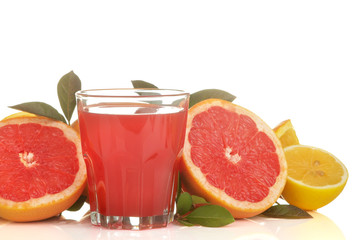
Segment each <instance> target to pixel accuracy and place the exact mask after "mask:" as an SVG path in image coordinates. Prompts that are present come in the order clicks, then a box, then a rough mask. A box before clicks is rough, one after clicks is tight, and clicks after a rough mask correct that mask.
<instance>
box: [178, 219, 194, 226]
mask: <svg viewBox="0 0 360 240" xmlns="http://www.w3.org/2000/svg"><path fill="white" fill-rule="evenodd" d="M176 221H178V222H179V223H181V224H182V225H184V226H188V227H192V226H194V224H192V223H191V222H188V221H186V220H183V219H176Z"/></svg>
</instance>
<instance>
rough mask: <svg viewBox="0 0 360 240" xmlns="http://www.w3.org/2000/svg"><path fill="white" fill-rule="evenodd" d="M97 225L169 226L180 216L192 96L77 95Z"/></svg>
mask: <svg viewBox="0 0 360 240" xmlns="http://www.w3.org/2000/svg"><path fill="white" fill-rule="evenodd" d="M76 99H77V108H78V116H79V127H80V134H81V144H82V151H83V156H84V159H85V162H86V167H87V176H88V189H89V203H90V211H91V214H90V218H91V223H92V224H94V225H99V226H102V227H105V228H111V229H132V230H141V229H150V228H158V227H165V226H167V224H168V223H169V222H171V221H172V220H173V218H174V203H175V195H176V192H177V189H176V188H177V172H178V167H179V166H178V165H179V158H180V156H181V154H182V148H183V144H184V138H185V129H186V119H187V111H188V105H189V94H188V93H186V92H183V91H180V90H167V89H95V90H83V91H79V92H77V93H76Z"/></svg>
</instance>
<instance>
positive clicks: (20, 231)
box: [0, 212, 345, 240]
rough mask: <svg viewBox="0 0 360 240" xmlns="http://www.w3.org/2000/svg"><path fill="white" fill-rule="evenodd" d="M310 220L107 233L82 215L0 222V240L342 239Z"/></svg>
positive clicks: (318, 217) (325, 223)
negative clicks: (35, 220)
mask: <svg viewBox="0 0 360 240" xmlns="http://www.w3.org/2000/svg"><path fill="white" fill-rule="evenodd" d="M310 214H311V215H312V216H313V217H314V218H312V219H273V218H265V217H259V216H258V217H254V218H250V219H242V220H237V221H235V222H234V223H232V224H230V225H228V226H225V227H222V228H206V227H200V226H195V227H185V226H181V225H178V224H177V223H173V224H170V225H169V226H168V227H167V228H160V229H151V230H144V231H130V230H108V229H104V228H100V227H96V226H92V225H91V223H90V219H89V217H88V216H87V215H85V216H84V217H83V218H82V219H81V220H79V221H77V220H71V219H68V218H65V217H64V216H66V215H67V216H69V214H68V213H67V214H64V216H61V217H55V218H51V219H49V220H46V221H41V222H33V223H13V222H8V221H5V220H1V219H0V236H1V237H0V238H1V240H9V239H14V240H17V239H32V237H31V236H36V239H37V240H45V239H46V240H48V239H52V240H57V239H62V240H82V239H86V240H110V239H150V240H151V239H161V240H174V239H175V240H184V239H189V240H191V239H206V240H209V239H221V240H228V239H229V240H253V239H263V240H282V239H286V240H287V239H294V240H297V239H306V240H311V239H327V240H332V239H334V240H335V239H336V240H342V239H345V238H344V236H343V234H342V232H341V230H340V229H339V228H338V227H337V226H336V225H335V224H334V223H333V222H332V221H331V220H330V219H329V218H327V217H326V216H324V215H322V214H320V213H317V212H311V213H310Z"/></svg>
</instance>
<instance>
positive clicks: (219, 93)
mask: <svg viewBox="0 0 360 240" xmlns="http://www.w3.org/2000/svg"><path fill="white" fill-rule="evenodd" d="M209 98H218V99H222V100H226V101H229V102H232V101H234V99H235V98H236V97H235V96H234V95H232V94H230V93H228V92H226V91H223V90H219V89H205V90H201V91H198V92H195V93H192V94H191V95H190V103H189V108H191V107H192V106H194V105H195V104H196V103H198V102H201V101H203V100H206V99H209Z"/></svg>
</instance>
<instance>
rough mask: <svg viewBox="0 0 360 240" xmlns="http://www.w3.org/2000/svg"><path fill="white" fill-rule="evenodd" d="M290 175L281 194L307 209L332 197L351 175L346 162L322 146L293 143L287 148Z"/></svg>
mask: <svg viewBox="0 0 360 240" xmlns="http://www.w3.org/2000/svg"><path fill="white" fill-rule="evenodd" d="M284 153H285V158H286V161H287V164H288V177H287V181H286V185H285V188H284V191H283V193H282V196H283V197H284V199H285V200H286V201H287V202H288V203H290V204H292V205H294V206H297V207H299V208H302V209H304V210H315V209H318V208H321V207H323V206H325V205H327V204H328V203H330V202H331V201H333V200H334V199H335V198H336V197H337V196H338V195H339V194H340V193H341V191H342V190H343V189H344V187H345V184H346V182H347V179H348V171H347V169H346V167H345V165H344V164H343V163H342V162H341V161H340V160H339V159H337V158H336V157H335V156H334V155H332V154H331V153H329V152H327V151H325V150H322V149H320V148H315V147H310V146H304V145H293V146H289V147H287V148H285V149H284Z"/></svg>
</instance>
